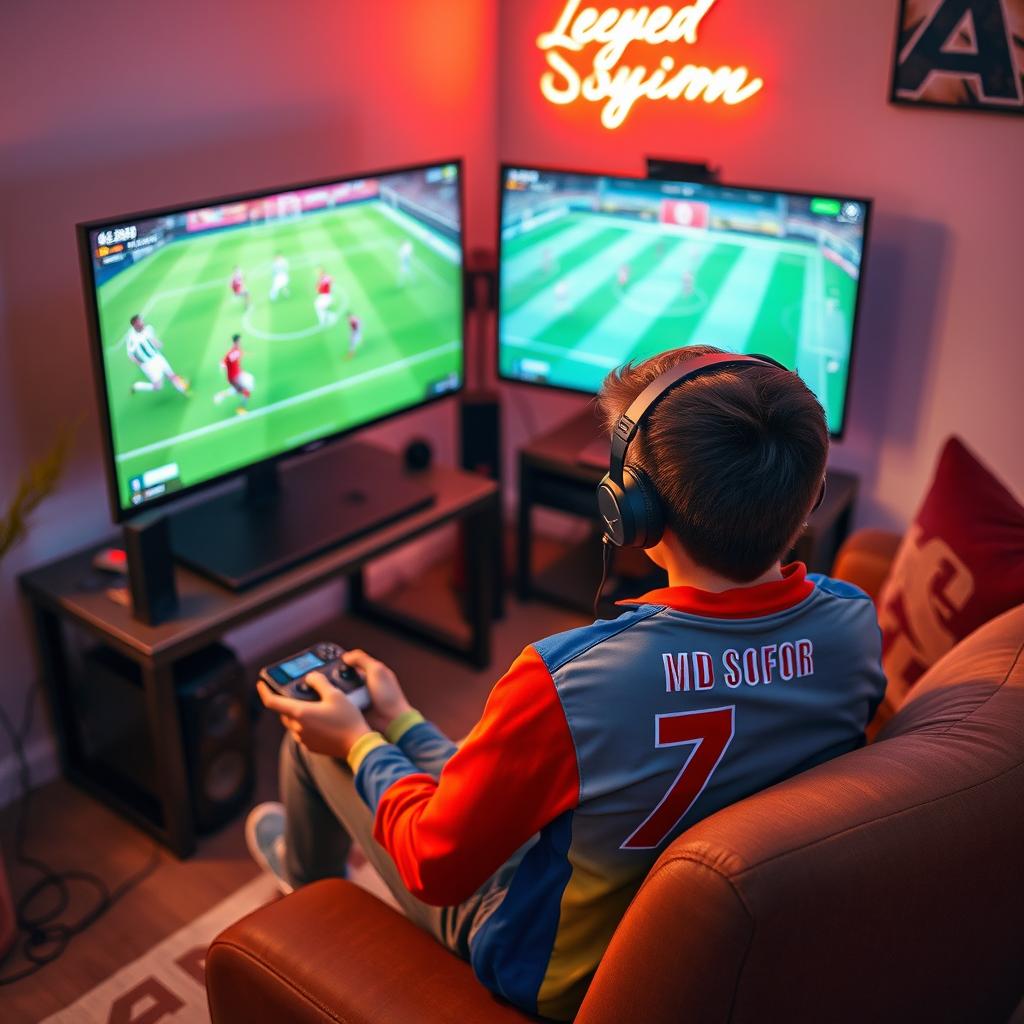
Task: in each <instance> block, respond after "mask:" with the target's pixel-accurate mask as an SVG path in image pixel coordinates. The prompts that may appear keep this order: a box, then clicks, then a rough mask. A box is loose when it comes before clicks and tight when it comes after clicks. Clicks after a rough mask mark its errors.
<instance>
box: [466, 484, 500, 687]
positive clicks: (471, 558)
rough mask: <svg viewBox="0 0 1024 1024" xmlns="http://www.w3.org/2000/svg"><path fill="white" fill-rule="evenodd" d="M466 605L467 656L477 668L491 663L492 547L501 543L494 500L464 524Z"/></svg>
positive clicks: (496, 569) (497, 506)
mask: <svg viewBox="0 0 1024 1024" xmlns="http://www.w3.org/2000/svg"><path fill="white" fill-rule="evenodd" d="M466 525H467V529H466V531H465V536H466V567H467V570H468V571H467V574H466V598H467V600H466V604H467V609H466V610H467V612H468V619H469V627H470V631H471V634H470V635H471V639H470V651H469V656H470V658H471V660H472V661H473V664H474V665H476V666H477V667H478V668H486V667H487V666H488V665H489V664H490V662H491V623H492V621H493V618H494V614H493V606H494V592H495V586H496V580H495V576H496V575H497V574H498V573H500V571H501V565H500V562H496V561H495V545H496V543H500V539H501V502H500V500H499V499H498V498H497V497H496V498H495V499H494V501H492V502H489V503H488V505H487V507H485V508H484V509H482V510H481V511H480V512H478V513H477V514H476V515H474V516H473V517H472V518H471V519H470V520H469V521H468V523H467V524H466Z"/></svg>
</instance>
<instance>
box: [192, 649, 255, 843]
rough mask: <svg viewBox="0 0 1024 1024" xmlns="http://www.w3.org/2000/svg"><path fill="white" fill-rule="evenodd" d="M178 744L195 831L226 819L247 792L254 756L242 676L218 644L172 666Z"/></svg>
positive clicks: (229, 654) (216, 825)
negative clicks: (177, 716) (183, 752)
mask: <svg viewBox="0 0 1024 1024" xmlns="http://www.w3.org/2000/svg"><path fill="white" fill-rule="evenodd" d="M175 675H176V690H177V695H178V709H179V714H180V718H181V732H182V744H183V746H184V750H185V760H186V764H187V769H188V780H189V790H190V795H191V798H192V811H193V817H194V821H195V827H196V831H197V832H210V831H212V830H213V829H216V828H219V827H220V826H221V825H223V824H225V823H226V822H227V821H228V820H230V819H231V818H232V817H233V816H234V815H235V814H236V813H237V812H238V811H240V810H241V809H242V807H243V806H244V805H245V804H246V803H247V802H248V800H249V797H250V795H251V793H252V783H253V755H252V733H251V726H250V719H249V692H248V686H247V685H246V679H245V672H244V670H243V668H242V666H241V664H240V663H239V661H238V659H237V658H236V657H235V656H234V654H233V653H232V652H231V651H230V650H229V649H228V648H227V647H225V646H223V645H222V644H214V645H212V646H210V647H206V648H204V649H203V650H201V651H197V652H196V653H195V654H193V655H192V656H191V657H189V658H186V659H184V660H183V661H182V662H180V663H179V664H178V665H177V666H176V672H175Z"/></svg>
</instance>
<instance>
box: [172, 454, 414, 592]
mask: <svg viewBox="0 0 1024 1024" xmlns="http://www.w3.org/2000/svg"><path fill="white" fill-rule="evenodd" d="M433 501H434V494H433V492H432V491H431V490H430V488H429V487H428V486H427V485H426V484H425V483H424V482H423V481H422V479H421V478H419V477H417V476H415V475H414V474H411V473H409V472H408V471H406V469H405V467H404V465H403V463H402V459H401V457H400V456H398V455H395V454H394V453H392V452H389V451H386V450H385V449H382V448H378V447H376V446H375V445H372V444H367V443H366V442H362V441H353V442H349V443H348V444H345V445H342V446H340V447H339V448H337V449H332V450H331V452H330V454H323V455H318V456H314V457H311V458H307V459H303V460H301V461H297V462H295V463H293V464H291V465H287V466H282V465H281V464H280V463H272V464H270V465H268V466H261V467H259V468H257V469H254V470H252V471H250V473H249V474H248V477H247V479H246V484H245V486H244V487H236V488H235V489H233V490H232V491H229V492H228V493H226V494H222V495H218V496H217V497H215V498H211V499H209V500H207V501H204V502H202V503H201V504H197V505H193V506H192V507H191V508H186V509H183V510H182V511H180V512H175V513H173V514H172V515H171V516H170V517H169V518H170V526H171V546H172V548H173V550H174V556H175V558H176V559H177V560H178V561H179V562H181V563H182V564H183V565H187V566H188V567H189V568H190V569H194V570H195V571H196V572H200V573H202V574H203V575H204V576H208V577H210V578H211V579H213V580H216V581H217V582H218V583H220V584H222V585H223V586H226V587H229V588H230V589H232V590H241V589H243V588H245V587H250V586H252V585H253V584H255V583H259V582H260V581H261V580H265V579H268V578H269V577H271V576H275V575H277V574H278V573H281V572H284V571H285V570H286V569H290V568H292V567H293V566H295V565H298V564H299V563H300V562H304V561H306V560H307V559H310V558H314V557H315V556H316V555H319V554H321V553H322V552H324V551H327V550H329V549H330V548H333V547H337V546H338V545H340V544H342V543H345V542H346V541H350V540H354V539H355V538H356V537H360V536H362V535H363V534H366V533H369V532H370V531H371V530H375V529H377V528H378V527H380V526H384V525H385V524H387V523H390V522H394V521H395V520H396V519H399V518H401V517H402V516H405V515H409V514H410V513H412V512H415V511H417V510H418V509H421V508H425V507H426V506H428V505H430V504H431V503H432V502H433Z"/></svg>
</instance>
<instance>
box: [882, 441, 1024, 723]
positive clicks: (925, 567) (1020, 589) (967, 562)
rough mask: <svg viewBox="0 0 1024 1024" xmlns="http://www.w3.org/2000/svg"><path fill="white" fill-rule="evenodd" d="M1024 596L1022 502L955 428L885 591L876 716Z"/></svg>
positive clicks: (884, 715) (888, 709) (889, 709)
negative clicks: (882, 690) (881, 687)
mask: <svg viewBox="0 0 1024 1024" xmlns="http://www.w3.org/2000/svg"><path fill="white" fill-rule="evenodd" d="M1022 602H1024V507H1022V506H1021V504H1020V502H1018V501H1017V499H1016V498H1014V496H1013V495H1012V494H1011V493H1010V492H1009V490H1007V488H1006V487H1005V486H1004V485H1003V484H1002V483H1001V482H1000V481H999V480H998V479H997V478H996V477H994V476H993V475H992V473H991V472H990V471H989V470H988V469H987V468H986V467H985V466H984V465H982V463H981V462H979V461H978V459H977V458H976V457H975V456H974V454H973V453H972V452H971V451H970V450H969V449H968V448H967V447H966V446H965V445H964V444H963V442H962V441H960V440H959V438H956V437H951V438H950V439H949V440H948V441H947V442H946V445H945V447H944V448H943V450H942V454H941V456H940V457H939V465H938V468H937V469H936V471H935V479H934V480H933V481H932V485H931V488H930V489H929V491H928V494H927V496H926V497H925V499H924V503H923V504H922V505H921V508H920V509H919V510H918V513H917V516H916V517H915V519H914V523H913V525H912V526H911V527H910V529H909V530H908V531H907V534H906V536H905V537H904V538H903V543H902V544H901V545H900V549H899V551H898V552H897V554H896V559H895V561H894V562H893V566H892V571H891V572H890V574H889V578H888V579H887V580H886V583H885V586H884V587H883V588H882V593H881V595H880V596H879V600H878V609H879V623H880V625H881V627H882V666H883V668H884V669H885V675H886V678H887V680H888V688H887V690H886V694H885V700H884V702H883V704H882V708H881V709H880V711H879V716H878V718H877V719H876V720H875V723H873V725H874V726H875V727H876V728H877V726H878V725H880V724H881V722H882V721H884V720H885V719H886V718H888V717H889V716H890V715H891V714H892V713H893V712H894V711H895V710H896V709H897V708H898V707H899V706H900V704H901V703H902V702H903V699H904V698H905V697H906V695H907V692H908V691H909V690H910V688H911V687H912V686H913V685H914V683H916V682H917V680H918V679H919V678H920V677H921V676H922V675H923V674H924V673H925V671H927V669H928V668H930V667H931V666H932V665H933V664H934V663H935V662H936V661H938V660H939V658H940V657H942V655H943V654H945V653H946V651H948V650H950V649H951V648H952V647H954V646H955V645H956V644H957V643H958V642H959V641H960V640H962V639H963V638H964V637H965V636H967V634H968V633H972V632H973V631H974V630H975V629H977V628H978V627H979V626H982V625H984V624H985V623H986V622H988V621H989V619H992V618H994V617H995V616H996V615H999V614H1001V613H1002V612H1004V611H1006V610H1007V609H1009V608H1012V607H1014V606H1015V605H1018V604H1021V603H1022Z"/></svg>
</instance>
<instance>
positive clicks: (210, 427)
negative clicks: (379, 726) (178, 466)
mask: <svg viewBox="0 0 1024 1024" xmlns="http://www.w3.org/2000/svg"><path fill="white" fill-rule="evenodd" d="M457 348H459V342H457V341H450V342H448V344H446V345H439V346H438V347H437V348H432V349H429V350H428V351H426V352H418V353H417V354H416V355H414V356H407V357H406V358H405V359H399V360H397V361H396V362H393V363H388V364H387V365H386V366H378V367H375V368H374V369H372V370H364V371H363V372H362V373H357V374H356V375H355V376H354V377H344V378H342V379H341V380H336V381H334V383H333V384H324V385H323V387H319V388H314V389H313V390H312V391H304V392H303V393H302V394H301V395H292V397H291V398H282V399H281V401H280V402H274V404H273V405H265V406H263V407H262V408H260V409H254V410H253V411H252V412H250V413H249V414H248V416H245V417H244V418H240V417H232V418H231V419H229V420H221V421H220V422H218V423H208V424H207V425H206V426H205V427H196V428H195V429H194V430H187V431H186V432H185V433H184V434H176V435H175V436H174V437H169V438H167V439H166V440H163V441H154V442H153V444H145V445H143V446H142V447H141V448H133V449H132V450H131V451H130V452H121V454H120V455H118V456H117V459H116V461H117V462H124V461H125V460H126V459H132V458H135V456H137V455H147V454H148V453H149V452H155V451H158V450H159V449H161V448H166V447H167V446H168V445H172V444H178V443H179V442H181V441H191V440H192V439H193V438H194V437H202V436H203V435H204V434H212V433H213V432H214V431H216V430H223V429H224V428H225V427H231V426H236V425H239V424H243V423H250V422H252V421H253V420H254V419H257V418H259V417H260V416H266V415H267V414H268V413H271V412H276V411H277V410H278V409H287V408H288V407H289V406H292V405H298V404H299V403H300V402H306V401H308V400H309V399H311V398H319V397H320V396H321V395H327V394H330V393H331V392H332V391H343V390H344V389H345V388H350V387H353V386H354V385H356V384H361V383H363V382H364V381H367V380H373V379H374V378H375V377H382V376H384V375H385V374H388V373H393V372H394V371H395V370H401V369H405V367H407V366H415V365H416V364H417V363H422V362H425V361H426V360H428V359H433V358H434V356H439V355H444V353H446V352H452V351H454V350H455V349H457Z"/></svg>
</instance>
